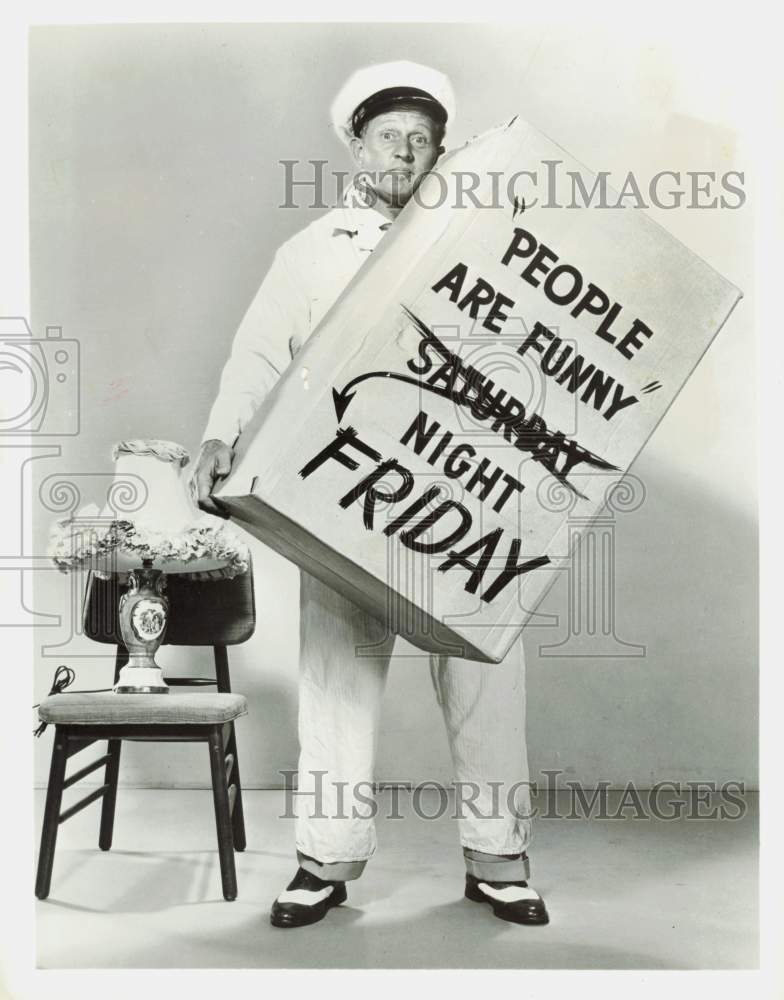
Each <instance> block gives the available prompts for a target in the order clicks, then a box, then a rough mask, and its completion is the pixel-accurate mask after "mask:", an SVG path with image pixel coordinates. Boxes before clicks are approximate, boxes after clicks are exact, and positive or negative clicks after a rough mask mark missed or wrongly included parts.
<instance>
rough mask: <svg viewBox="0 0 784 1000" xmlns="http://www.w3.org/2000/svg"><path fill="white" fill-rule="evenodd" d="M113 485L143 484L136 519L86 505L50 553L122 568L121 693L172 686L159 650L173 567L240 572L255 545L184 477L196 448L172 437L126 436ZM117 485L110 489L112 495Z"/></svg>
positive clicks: (218, 575) (105, 568) (223, 574)
mask: <svg viewBox="0 0 784 1000" xmlns="http://www.w3.org/2000/svg"><path fill="white" fill-rule="evenodd" d="M112 458H113V460H114V462H115V470H114V484H113V487H112V489H117V490H125V491H127V490H129V489H132V490H135V491H136V492H137V494H138V497H139V506H138V508H137V509H136V510H134V511H133V519H132V520H131V519H130V518H128V519H122V520H119V519H114V518H113V516H112V509H111V507H110V506H107V507H104V509H103V510H102V511H99V509H98V507H97V506H94V507H88V508H83V509H82V510H80V511H79V512H77V513H76V514H75V515H72V516H70V517H68V518H66V519H63V520H60V521H57V522H56V523H55V524H54V525H53V528H52V534H51V540H50V543H51V544H50V555H51V557H52V559H53V560H54V562H55V564H56V565H57V567H58V568H59V569H61V570H62V571H63V572H68V571H69V570H74V569H85V568H87V569H90V570H92V571H93V572H95V573H97V574H98V575H99V576H102V577H104V578H106V577H109V576H111V575H118V576H120V577H121V578H122V579H125V580H127V582H128V590H127V592H126V593H124V594H123V595H122V597H121V598H120V610H119V620H120V631H121V633H122V637H123V641H124V643H125V645H126V648H127V649H128V654H129V661H128V663H127V664H126V666H125V667H123V669H122V671H121V672H120V677H119V679H118V682H117V684H116V685H115V691H117V692H119V693H150V692H159V693H166V692H168V690H169V689H168V686H167V685H166V683H165V681H164V680H163V674H162V673H161V669H160V667H159V666H158V665H157V664H156V663H155V651H156V650H157V648H158V647H159V646H160V644H161V642H162V640H163V637H164V634H165V631H166V625H167V622H168V615H169V606H168V601H167V600H166V597H165V595H164V591H165V583H166V575H167V574H169V573H188V574H192V575H194V576H195V577H196V578H198V579H207V580H209V579H222V578H227V577H234V576H237V575H239V574H240V573H244V572H246V571H247V569H248V550H247V546H246V545H245V544H244V543H243V542H242V541H241V539H240V538H239V537H238V536H237V535H236V534H235V532H234V531H233V530H232V529H231V528H230V527H229V526H228V525H227V524H226V523H225V522H223V521H222V520H221V519H220V518H216V517H212V516H211V515H209V514H206V513H204V512H203V511H200V510H199V509H198V507H197V506H196V505H195V503H194V502H193V500H192V498H191V497H190V494H189V493H188V491H187V489H186V487H185V484H184V482H183V479H182V469H183V468H184V466H185V465H187V464H188V462H189V460H190V459H189V455H188V452H187V451H186V450H185V449H184V448H182V447H180V445H178V444H174V443H173V442H171V441H157V440H150V441H140V440H136V441H122V442H120V443H119V444H117V445H115V447H114V448H113V450H112ZM112 489H110V491H109V494H110V495H111V492H112Z"/></svg>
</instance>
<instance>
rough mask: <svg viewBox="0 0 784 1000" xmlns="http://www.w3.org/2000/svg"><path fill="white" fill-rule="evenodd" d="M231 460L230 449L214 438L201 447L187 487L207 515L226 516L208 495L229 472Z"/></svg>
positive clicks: (232, 455)
mask: <svg viewBox="0 0 784 1000" xmlns="http://www.w3.org/2000/svg"><path fill="white" fill-rule="evenodd" d="M233 458H234V453H233V452H232V450H231V448H230V447H229V446H228V445H227V444H225V442H223V441H218V440H217V439H216V438H213V439H212V440H210V441H205V442H204V444H203V445H202V446H201V450H200V451H199V457H198V458H197V459H196V466H195V468H194V469H193V472H191V475H190V481H189V487H190V491H191V496H192V497H193V499H194V500H195V501H196V503H198V505H199V507H201V509H202V510H206V511H207V513H208V514H217V515H218V517H225V516H226V515H225V514H224V513H223V512H222V511H220V510H219V509H218V508H217V507H216V506H215V504H214V503H213V501H212V500H210V493H212V491H213V488H214V486H215V483H216V482H217V481H218V480H219V479H224V478H225V477H226V476H228V474H229V473H230V472H231V462H232V459H233Z"/></svg>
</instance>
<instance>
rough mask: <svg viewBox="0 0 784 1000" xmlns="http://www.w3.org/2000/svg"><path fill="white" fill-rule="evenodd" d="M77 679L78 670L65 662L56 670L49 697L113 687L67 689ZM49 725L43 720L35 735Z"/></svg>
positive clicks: (108, 689)
mask: <svg viewBox="0 0 784 1000" xmlns="http://www.w3.org/2000/svg"><path fill="white" fill-rule="evenodd" d="M75 680H76V671H75V670H72V669H71V667H66V665H65V664H64V663H61V664H60V666H59V667H58V668H57V669H56V670H55V672H54V677H53V678H52V686H51V688H49V694H47V696H46V697H47V698H48V697H49V696H50V695H53V694H103V693H104V692H105V691H111V690H112V688H88V689H87V690H84V691H66V690H65V689H66V688H68V687H70V686H71V685H72V684H73V682H74V681H75ZM40 707H41V702H38V704H37V705H33V708H40ZM46 727H47V723H46V722H42V723H41V724H40V726H39V727H38V728H37V729H34V730H33V736H40V735H41V733H43V732H44V730H45V729H46Z"/></svg>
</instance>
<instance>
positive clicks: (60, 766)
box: [35, 726, 68, 899]
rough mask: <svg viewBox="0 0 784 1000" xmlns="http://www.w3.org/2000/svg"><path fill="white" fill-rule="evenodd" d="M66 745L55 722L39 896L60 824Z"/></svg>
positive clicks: (48, 879) (47, 883)
mask: <svg viewBox="0 0 784 1000" xmlns="http://www.w3.org/2000/svg"><path fill="white" fill-rule="evenodd" d="M66 748H67V739H66V736H65V734H64V733H63V732H62V730H61V729H60V727H59V726H57V728H56V729H55V734H54V747H53V749H52V762H51V765H50V767H49V784H48V785H47V788H46V806H45V808H44V824H43V829H42V831H41V850H40V851H39V854H38V871H37V873H36V878H35V894H36V896H37V897H38V899H46V897H47V896H48V895H49V889H50V887H51V884H52V868H53V866H54V850H55V847H56V846H57V828H58V826H59V825H60V805H61V803H62V800H63V782H64V780H65V764H66V761H67V759H68V755H67V750H66Z"/></svg>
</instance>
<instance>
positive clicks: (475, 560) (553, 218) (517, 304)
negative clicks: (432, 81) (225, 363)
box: [218, 120, 740, 662]
mask: <svg viewBox="0 0 784 1000" xmlns="http://www.w3.org/2000/svg"><path fill="white" fill-rule="evenodd" d="M554 159H557V160H560V161H563V162H564V163H565V166H566V168H571V169H574V170H575V171H580V173H581V175H582V176H583V177H584V178H589V182H590V177H589V174H588V172H587V171H586V170H585V168H582V167H581V166H580V165H579V164H578V163H576V162H575V161H573V160H572V159H571V158H570V157H569V155H568V154H567V153H565V152H564V150H562V149H561V148H560V147H558V146H556V145H555V144H554V143H552V142H551V141H550V140H548V139H547V138H546V137H544V136H543V135H541V134H540V133H539V132H537V131H536V130H535V129H533V128H532V127H531V126H529V125H527V124H525V123H524V122H521V121H519V120H515V121H514V122H512V123H510V125H508V126H505V127H504V128H501V129H497V130H494V131H492V132H490V133H487V134H486V135H484V136H482V137H480V138H479V139H476V140H474V141H473V142H472V143H470V144H469V145H468V146H466V147H464V148H463V149H461V150H458V151H457V152H456V153H453V154H452V155H451V156H450V157H448V158H447V159H445V161H444V162H443V163H442V165H440V167H439V172H438V174H435V175H433V176H430V177H428V178H426V180H425V181H424V183H423V184H422V186H421V187H420V189H419V191H418V195H417V200H416V203H413V202H412V203H411V204H409V205H408V206H407V207H406V209H405V211H404V212H403V213H402V214H401V216H400V218H399V219H398V221H397V222H396V223H395V226H394V227H393V229H392V230H391V231H390V234H389V235H388V236H387V237H386V238H385V239H384V241H383V242H382V244H381V245H380V247H379V248H378V250H376V251H375V253H374V254H373V256H372V258H371V260H370V261H369V262H368V263H367V264H366V265H365V266H364V267H363V268H362V270H361V271H360V273H359V274H358V275H357V277H356V278H355V279H354V281H353V282H352V283H351V284H350V285H349V287H348V288H347V289H346V291H345V293H344V294H343V295H342V296H341V298H340V299H339V300H338V302H337V303H336V304H335V306H334V307H333V308H332V309H331V311H330V312H329V313H328V314H327V316H326V317H325V318H324V320H323V321H322V323H321V324H320V326H319V328H318V330H317V331H316V333H315V334H314V335H313V336H312V337H311V338H310V340H308V341H307V343H306V344H305V346H304V348H303V349H302V350H301V351H300V353H299V354H298V355H297V357H296V359H295V360H294V362H293V364H292V365H291V367H290V368H289V370H288V371H287V373H286V374H285V375H284V377H283V378H282V379H281V380H280V382H279V383H278V385H277V386H276V387H275V389H274V390H273V392H272V393H271V394H270V396H269V397H268V398H267V400H266V401H265V403H264V404H263V406H262V407H261V409H260V411H259V412H258V413H257V415H256V416H255V418H254V420H253V421H252V423H251V424H250V425H249V427H248V428H247V429H246V432H245V433H244V434H243V436H242V438H241V440H240V442H239V445H238V450H237V458H236V461H235V465H234V469H233V472H232V475H231V476H230V477H229V479H228V480H227V482H226V483H225V484H224V485H223V487H222V488H221V490H220V491H219V494H218V499H219V500H220V502H221V503H223V504H224V505H225V506H226V508H227V510H228V511H229V512H230V513H231V515H232V517H233V518H234V519H235V520H237V521H238V522H239V523H240V524H242V525H244V526H245V527H247V528H248V530H250V531H251V532H253V533H254V534H255V535H257V536H258V537H259V538H261V539H262V541H264V542H266V543H267V544H269V545H271V546H272V547H273V548H275V549H277V550H278V551H280V552H282V553H283V554H284V555H286V556H287V557H288V558H291V559H293V560H294V561H295V562H296V563H298V564H299V565H300V566H302V567H303V568H304V569H306V570H307V571H308V572H310V573H312V574H314V575H315V576H318V577H320V578H321V579H322V580H324V581H325V582H327V583H328V584H330V585H331V586H333V587H335V588H336V589H338V590H340V591H342V592H343V593H345V594H347V595H348V596H349V597H351V598H352V599H353V600H354V601H356V602H357V603H358V604H360V605H361V606H363V607H364V608H365V609H367V610H369V611H370V612H371V613H373V614H375V615H377V616H378V617H380V618H382V619H385V620H387V621H388V622H389V623H390V627H391V628H392V629H394V630H395V631H397V632H399V633H401V634H404V635H405V636H406V637H407V638H408V639H410V640H411V641H413V642H414V643H415V644H417V645H418V646H420V647H421V648H423V649H430V650H436V651H443V652H448V653H451V654H453V655H460V656H466V657H469V658H472V659H478V660H484V661H494V662H498V661H500V660H501V659H502V658H503V657H504V655H505V653H506V652H507V650H508V649H509V647H510V646H511V644H512V642H513V641H514V640H515V638H516V637H517V635H518V634H519V631H520V629H521V628H522V627H523V626H524V625H525V623H526V621H527V620H528V618H529V617H530V615H531V613H532V612H533V611H534V609H535V607H536V605H537V603H538V601H539V600H540V599H541V597H542V595H543V593H544V592H545V590H546V589H547V588H548V586H549V585H550V583H551V582H552V579H553V570H554V569H556V568H557V566H558V564H559V563H560V562H562V561H563V559H564V557H565V555H567V554H568V553H567V547H566V546H567V537H568V534H567V533H568V526H567V523H566V517H567V515H566V511H567V510H571V511H572V515H573V516H574V515H575V514H576V515H579V517H580V518H581V519H585V521H584V523H586V524H587V523H588V521H589V519H590V518H591V517H592V516H594V515H596V514H597V513H598V512H599V510H600V509H601V508H602V507H603V505H604V503H605V500H606V498H607V496H608V493H609V492H610V491H611V490H612V488H613V487H614V486H615V485H616V484H617V483H618V481H619V480H620V479H621V478H622V476H623V473H624V472H625V471H626V469H628V467H629V465H630V464H631V462H632V461H633V460H634V458H635V456H636V455H637V454H638V453H639V451H640V449H641V448H642V447H643V445H644V444H645V442H646V441H647V439H648V437H649V436H650V434H651V433H652V432H653V430H654V428H655V427H656V425H657V424H658V422H659V421H660V420H661V418H662V417H663V415H664V414H665V412H666V411H667V408H668V407H669V406H670V404H671V403H672V401H673V400H674V398H675V396H676V395H677V394H678V392H679V391H680V389H681V388H682V387H683V384H684V382H685V381H686V379H687V378H688V377H689V375H690V373H691V372H692V371H693V369H694V367H695V365H696V364H697V362H698V361H699V359H700V357H701V356H702V354H703V353H704V351H705V350H706V349H707V347H708V345H709V344H710V342H711V340H712V339H713V337H714V336H715V335H716V333H717V332H718V330H719V329H720V328H721V326H722V324H723V323H724V321H725V320H726V318H727V316H728V315H729V313H730V311H731V310H732V308H733V306H734V305H735V303H736V302H737V300H738V299H739V298H740V293H739V292H738V290H737V289H735V288H734V287H733V286H732V285H731V284H730V283H729V282H727V281H726V280H725V279H724V278H722V277H721V275H719V274H717V273H716V272H715V271H714V270H713V269H712V268H711V267H710V266H709V265H707V264H706V263H705V262H704V261H702V260H700V259H699V258H698V257H696V256H695V255H694V254H693V253H691V252H690V251H689V250H688V249H687V248H686V247H684V246H683V245H682V244H680V243H679V242H678V241H677V240H675V239H674V238H673V237H672V236H670V235H669V234H668V233H667V232H666V231H665V230H663V229H662V228H661V227H659V226H658V225H657V224H656V223H654V222H653V221H652V220H651V219H649V218H648V217H646V216H645V215H644V214H642V213H641V212H640V211H639V210H635V209H630V208H613V209H610V208H601V209H599V208H590V207H580V208H577V207H575V208H557V209H556V208H548V207H547V206H546V205H545V206H538V205H537V206H530V205H529V206H526V204H525V201H524V200H523V199H522V197H518V195H517V194H516V193H515V179H516V177H517V178H519V177H522V176H524V172H525V171H530V170H531V169H533V168H534V167H536V166H537V165H538V164H541V163H542V162H543V161H547V160H549V161H552V160H554ZM469 190H470V194H471V196H467V195H466V192H467V191H469ZM559 496H561V497H563V496H566V497H568V498H569V499H570V500H571V501H572V502H570V503H563V502H559Z"/></svg>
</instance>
